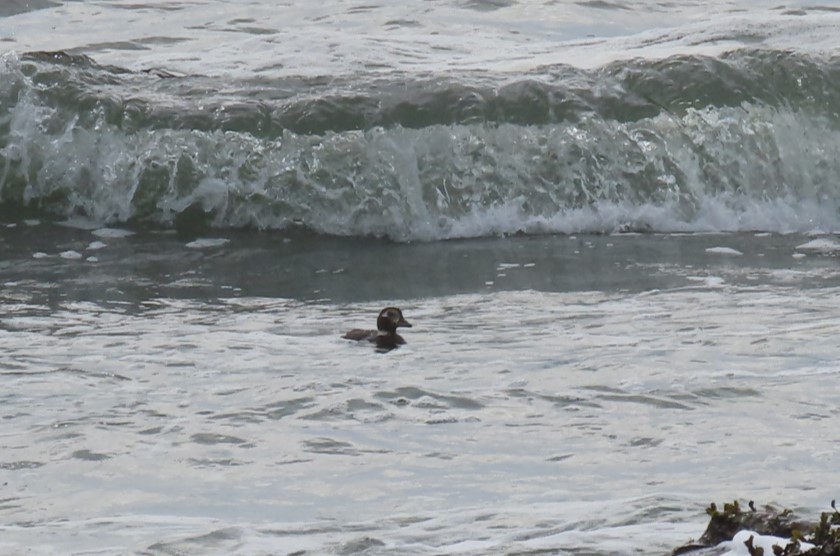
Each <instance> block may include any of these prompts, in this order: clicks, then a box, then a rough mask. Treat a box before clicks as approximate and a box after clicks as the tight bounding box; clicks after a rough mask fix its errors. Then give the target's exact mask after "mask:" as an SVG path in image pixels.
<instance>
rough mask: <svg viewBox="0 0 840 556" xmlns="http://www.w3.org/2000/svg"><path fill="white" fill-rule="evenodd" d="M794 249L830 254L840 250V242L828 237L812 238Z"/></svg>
mask: <svg viewBox="0 0 840 556" xmlns="http://www.w3.org/2000/svg"><path fill="white" fill-rule="evenodd" d="M796 249H797V250H799V251H811V252H813V253H821V254H823V255H832V254H834V253H837V252H840V243H837V242H836V241H833V240H831V239H828V238H818V239H812V240H811V241H808V242H806V243H803V244H802V245H797V246H796Z"/></svg>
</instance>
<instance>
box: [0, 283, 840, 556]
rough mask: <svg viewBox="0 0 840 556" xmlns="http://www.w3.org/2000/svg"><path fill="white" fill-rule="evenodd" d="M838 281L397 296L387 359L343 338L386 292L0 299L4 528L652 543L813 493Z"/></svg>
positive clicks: (7, 537)
mask: <svg viewBox="0 0 840 556" xmlns="http://www.w3.org/2000/svg"><path fill="white" fill-rule="evenodd" d="M837 295H838V291H837V289H836V288H819V289H808V290H800V289H794V288H780V287H768V286H756V287H734V286H731V285H730V286H727V285H724V287H717V288H703V287H698V286H694V285H690V284H689V285H687V287H685V288H682V289H675V290H670V291H650V292H646V293H643V294H620V293H611V294H606V293H601V292H578V293H566V294H549V293H540V292H533V291H523V292H507V293H498V294H491V295H461V296H447V297H442V298H437V299H424V300H422V301H420V300H403V301H402V302H399V304H400V305H401V306H402V308H403V309H404V311H405V314H406V316H407V317H408V318H409V319H410V320H411V321H412V322H413V323H414V325H415V327H414V328H412V329H411V330H410V331H407V332H406V334H405V336H406V339H407V340H408V342H409V343H408V345H407V346H404V347H402V348H400V349H399V350H396V351H394V352H391V353H389V354H386V355H379V354H376V353H374V352H373V350H372V349H371V348H369V347H368V346H359V345H356V344H354V343H350V342H347V341H345V340H342V339H341V338H340V337H339V335H340V334H341V333H342V332H343V331H344V330H346V329H348V328H351V327H355V326H357V325H359V324H364V322H362V323H360V321H359V319H360V317H364V316H365V315H375V314H376V312H377V311H378V308H379V306H380V305H381V304H383V303H385V302H384V301H383V302H380V303H374V304H363V305H358V304H349V305H335V304H323V303H315V304H310V303H300V302H294V301H287V300H282V299H261V298H235V299H229V300H220V302H218V301H212V302H200V301H196V300H174V299H158V300H154V301H149V302H146V303H144V308H143V309H142V310H141V311H139V312H137V311H135V310H131V311H128V310H127V309H128V307H123V306H120V305H111V306H109V305H108V304H105V305H101V304H96V303H87V302H76V303H66V304H63V305H62V306H61V307H59V308H57V309H56V310H52V311H47V310H45V309H44V308H41V307H37V306H27V305H25V304H21V305H18V306H9V307H7V313H6V316H5V317H4V318H3V319H2V327H0V344H2V346H3V349H4V353H6V357H5V359H4V365H5V367H4V369H3V371H2V376H3V379H4V382H5V383H6V388H5V391H6V392H14V395H9V394H6V395H4V396H3V408H4V417H5V420H4V422H5V423H6V426H5V427H4V431H5V432H4V445H5V448H4V452H3V453H4V456H3V462H2V467H1V468H0V469H1V471H0V472H1V473H2V475H3V477H2V482H3V483H5V484H6V485H7V486H6V487H5V488H7V489H8V490H9V492H10V493H11V495H10V496H9V497H7V499H6V502H5V504H6V510H5V511H6V514H7V520H6V525H4V526H3V531H2V532H3V535H2V538H3V542H5V543H7V546H8V545H10V543H11V546H12V547H15V546H21V547H23V546H27V547H29V546H32V547H38V546H41V550H44V551H48V550H49V546H48V545H47V544H43V545H41V543H49V542H52V541H50V540H45V539H53V541H54V542H55V543H56V545H59V544H61V543H64V542H70V543H71V544H70V545H68V546H72V545H74V543H75V546H78V550H80V551H81V550H88V549H95V548H96V547H98V548H100V549H101V548H102V547H103V546H104V545H106V544H107V546H109V547H112V546H113V547H119V548H122V549H124V550H142V549H144V548H145V549H148V550H153V551H155V550H161V551H166V550H172V549H173V547H177V549H178V550H182V551H187V552H193V553H202V552H218V551H220V550H223V551H226V552H228V551H229V552H231V553H243V554H244V553H248V552H249V551H250V552H252V551H254V550H256V548H257V547H260V549H263V548H265V549H267V550H277V549H280V548H281V547H282V548H286V547H289V546H297V544H300V548H301V549H307V550H311V551H315V552H322V551H332V550H336V549H337V547H346V546H351V545H352V546H358V545H359V544H358V543H362V544H364V543H369V545H370V553H388V552H389V551H390V552H393V551H398V552H400V553H409V554H435V553H441V552H446V553H455V552H463V553H466V554H479V553H482V552H486V551H487V550H491V551H496V550H500V551H528V550H532V551H538V550H545V549H559V550H568V551H571V552H573V551H584V552H587V553H592V554H609V553H615V552H633V551H642V552H645V553H650V552H664V551H667V549H668V548H669V547H673V546H675V545H676V544H679V542H681V541H682V540H685V539H686V537H693V536H696V535H698V534H699V533H700V532H701V530H702V528H703V527H704V526H705V516H704V514H703V505H704V504H706V503H707V502H708V501H710V500H722V499H729V498H731V497H732V496H733V494H735V495H738V494H744V495H747V496H750V497H751V498H756V499H761V500H767V501H779V500H782V501H788V500H795V501H796V503H798V504H800V505H802V506H804V507H811V508H819V507H822V505H824V504H825V497H826V496H827V494H826V493H825V492H822V491H821V490H820V489H816V490H803V488H805V487H808V486H811V487H813V486H814V485H818V484H830V481H831V478H832V477H833V476H834V474H835V470H836V468H837V464H838V462H837V461H836V458H837V453H838V451H837V450H836V449H835V447H833V446H832V444H831V442H830V441H828V444H826V442H827V441H826V439H830V438H833V436H832V435H833V431H834V429H835V423H834V419H833V414H834V412H835V408H836V407H837V406H838V403H840V399H838V396H837V393H836V389H834V388H831V387H829V385H830V384H831V382H832V381H833V377H834V376H836V374H837V372H838V370H840V369H838V366H837V363H836V361H835V357H834V355H835V342H834V337H835V336H836V330H837V328H838V327H840V314H838V313H837V311H836V310H835V309H834V308H833V307H834V305H833V304H832V303H830V302H829V300H831V299H834V298H835V297H836V296H837ZM370 318H371V319H372V318H373V317H372V316H371V317H370ZM173 330H177V331H178V333H177V334H173V332H172V331H173ZM35 345H37V346H38V349H37V351H33V350H32V347H31V346H35ZM733 415H737V418H733ZM805 429H807V431H808V434H803V430H805ZM744 490H748V492H744ZM442 508H447V510H446V511H442ZM173 514H174V515H178V516H186V517H185V518H184V519H185V522H184V523H181V522H180V521H179V519H180V518H173V519H172V520H171V521H172V524H171V525H167V526H163V527H162V526H160V525H159V523H160V521H156V518H154V517H153V516H159V518H161V519H165V520H167V521H169V518H168V517H167V516H172V515H173ZM103 516H120V517H119V518H118V520H117V521H114V522H110V521H109V522H107V523H106V522H103V521H102V519H103ZM663 516H664V517H663ZM192 517H194V518H196V519H197V521H190V519H191V518H192ZM68 518H69V519H70V520H71V521H70V522H69V525H68V523H67V522H65V520H66V519H68ZM674 521H679V522H680V523H681V524H680V525H675V524H674ZM126 523H128V524H130V526H129V527H126ZM27 524H29V525H27ZM287 524H292V525H287ZM689 524H690V525H691V526H689ZM173 526H175V527H181V526H183V529H182V530H181V532H180V533H179V532H177V529H172V527H173ZM289 528H291V531H289ZM689 529H691V531H692V532H690V533H689ZM295 530H300V531H301V532H305V536H299V535H300V533H294V532H293V531H295ZM94 531H96V534H93V533H94ZM102 531H105V532H106V534H107V538H108V542H107V543H105V542H104V541H103V536H102V535H103V533H102ZM68 536H71V537H72V538H73V539H74V540H70V539H69V538H68ZM39 539H40V540H39ZM296 543H297V544H296ZM651 547H655V549H656V550H652V549H651ZM236 551H239V552H236Z"/></svg>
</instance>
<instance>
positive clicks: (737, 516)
mask: <svg viewBox="0 0 840 556" xmlns="http://www.w3.org/2000/svg"><path fill="white" fill-rule="evenodd" d="M831 509H832V511H831V512H822V513H821V514H820V520H819V522H816V523H814V522H810V521H806V520H803V519H800V518H799V517H797V516H796V515H795V514H794V513H793V511H791V510H789V509H783V510H778V509H776V508H774V507H772V506H765V507H764V508H762V509H760V510H759V509H758V508H756V506H755V502H753V501H752V500H750V501H749V502H748V503H747V508H746V509H744V508H742V507H741V504H740V503H739V502H738V501H737V500H734V501H733V502H727V503H725V504H724V505H723V509H722V510H721V509H719V508H718V506H717V504H715V503H714V502H712V503H711V504H709V506H708V507H707V508H706V514H707V515H708V516H709V524H708V526H707V527H706V530H705V531H704V532H703V534H702V535H701V536H700V538H699V539H697V541H692V542H689V543H688V544H685V545H683V546H680V547H679V548H676V549H674V551H673V552H671V556H681V555H685V554H691V553H692V552H695V551H698V550H702V549H706V548H710V547H713V546H716V545H718V544H720V543H721V542H724V541H729V540H732V538H733V537H734V536H735V534H736V533H738V532H739V531H755V532H756V533H757V534H760V535H773V536H777V537H786V538H789V539H790V541H789V542H788V543H787V545H785V546H779V545H776V546H774V547H773V555H772V556H840V511H838V509H837V505H836V501H835V500H832V501H831ZM802 543H810V544H813V545H814V547H813V548H810V546H809V545H804V546H805V547H807V549H806V548H805V547H803V544H802ZM744 544H745V545H746V547H747V550H748V551H749V553H750V556H771V555H770V554H765V551H764V549H763V548H761V547H758V546H755V545H754V544H753V537H752V536H750V537H749V538H748V539H747V540H746V541H745V542H744Z"/></svg>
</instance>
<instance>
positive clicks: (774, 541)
mask: <svg viewBox="0 0 840 556" xmlns="http://www.w3.org/2000/svg"><path fill="white" fill-rule="evenodd" d="M750 539H752V546H753V548H754V549H761V550H763V551H764V554H767V555H770V554H775V553H776V552H775V550H774V548H773V547H774V546H775V547H778V548H780V549H784V548H785V547H786V546H787V545H788V544H790V542H791V540H790V538H785V537H775V536H773V535H761V534H759V533H756V532H755V531H748V530H744V531H738V533H736V534H735V536H734V537H732V540H731V541H728V542H725V543H722V545H721V546H722V547H724V548H728V549H729V550H727V551H726V552H724V553H723V554H721V556H749V555H750V551H749V549H748V548H747V545H746V544H745V543H746V542H747V541H749V540H750ZM813 548H815V546H814V545H813V544H811V543H807V542H801V543H800V545H799V549H800V550H801V551H802V552H807V551H809V550H811V549H813Z"/></svg>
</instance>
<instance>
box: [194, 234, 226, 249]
mask: <svg viewBox="0 0 840 556" xmlns="http://www.w3.org/2000/svg"><path fill="white" fill-rule="evenodd" d="M229 242H230V240H229V239H227V238H223V237H204V238H199V239H196V240H194V241H191V242H189V243H188V244H187V247H189V248H190V249H207V248H208V247H221V246H222V245H224V244H226V243H229Z"/></svg>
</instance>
